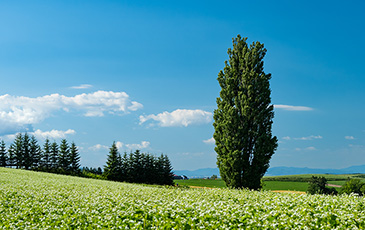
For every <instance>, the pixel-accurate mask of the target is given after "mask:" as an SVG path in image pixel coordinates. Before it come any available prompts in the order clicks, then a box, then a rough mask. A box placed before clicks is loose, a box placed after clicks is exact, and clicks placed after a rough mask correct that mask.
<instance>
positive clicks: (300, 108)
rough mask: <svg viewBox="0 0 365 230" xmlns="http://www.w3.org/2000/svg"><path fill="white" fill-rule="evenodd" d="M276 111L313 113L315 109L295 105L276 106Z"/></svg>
mask: <svg viewBox="0 0 365 230" xmlns="http://www.w3.org/2000/svg"><path fill="white" fill-rule="evenodd" d="M274 108H275V109H283V110H288V111H311V110H313V108H311V107H307V106H294V105H274Z"/></svg>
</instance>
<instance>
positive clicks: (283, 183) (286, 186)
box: [175, 174, 365, 192]
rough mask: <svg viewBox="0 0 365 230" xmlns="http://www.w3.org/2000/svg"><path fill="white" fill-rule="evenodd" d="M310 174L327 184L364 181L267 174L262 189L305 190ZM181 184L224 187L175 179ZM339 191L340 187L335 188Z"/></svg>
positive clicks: (219, 183) (220, 182) (218, 181)
mask: <svg viewBox="0 0 365 230" xmlns="http://www.w3.org/2000/svg"><path fill="white" fill-rule="evenodd" d="M312 176H317V177H325V178H326V179H327V180H328V181H327V182H328V183H329V184H335V185H341V186H342V185H344V184H345V183H346V181H347V179H348V178H356V179H360V180H361V181H362V182H365V176H364V174H342V175H335V174H303V175H287V176H268V177H263V182H264V186H263V190H290V191H302V192H306V191H307V189H308V181H309V180H310V178H311V177H312ZM176 183H177V184H179V185H183V186H197V187H208V188H226V185H225V183H224V181H223V180H222V179H216V180H209V179H189V180H175V184H176ZM336 190H337V191H340V188H336Z"/></svg>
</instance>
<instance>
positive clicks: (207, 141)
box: [203, 137, 215, 144]
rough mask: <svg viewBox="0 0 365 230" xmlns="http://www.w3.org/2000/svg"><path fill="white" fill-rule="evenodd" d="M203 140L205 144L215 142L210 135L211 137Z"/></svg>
mask: <svg viewBox="0 0 365 230" xmlns="http://www.w3.org/2000/svg"><path fill="white" fill-rule="evenodd" d="M203 142H204V143H205V144H215V140H214V138H213V137H212V138H210V139H208V140H203Z"/></svg>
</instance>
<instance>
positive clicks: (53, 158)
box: [50, 141, 58, 171]
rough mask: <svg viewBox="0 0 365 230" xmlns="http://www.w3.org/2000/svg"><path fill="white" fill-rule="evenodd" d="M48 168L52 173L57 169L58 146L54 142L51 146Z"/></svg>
mask: <svg viewBox="0 0 365 230" xmlns="http://www.w3.org/2000/svg"><path fill="white" fill-rule="evenodd" d="M50 166H51V170H53V171H54V170H56V169H58V145H57V143H56V142H55V141H54V142H53V143H52V144H51V152H50Z"/></svg>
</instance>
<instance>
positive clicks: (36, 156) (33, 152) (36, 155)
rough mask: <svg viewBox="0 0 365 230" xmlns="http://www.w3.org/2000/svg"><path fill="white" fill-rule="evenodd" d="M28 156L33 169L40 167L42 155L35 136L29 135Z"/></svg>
mask: <svg viewBox="0 0 365 230" xmlns="http://www.w3.org/2000/svg"><path fill="white" fill-rule="evenodd" d="M29 150H30V152H29V156H30V158H31V161H30V162H31V167H32V168H33V169H37V170H39V169H40V166H41V156H42V149H41V147H40V146H39V144H38V141H37V139H36V138H35V136H33V135H32V136H31V138H30V146H29Z"/></svg>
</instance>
